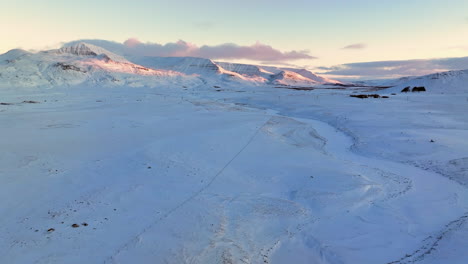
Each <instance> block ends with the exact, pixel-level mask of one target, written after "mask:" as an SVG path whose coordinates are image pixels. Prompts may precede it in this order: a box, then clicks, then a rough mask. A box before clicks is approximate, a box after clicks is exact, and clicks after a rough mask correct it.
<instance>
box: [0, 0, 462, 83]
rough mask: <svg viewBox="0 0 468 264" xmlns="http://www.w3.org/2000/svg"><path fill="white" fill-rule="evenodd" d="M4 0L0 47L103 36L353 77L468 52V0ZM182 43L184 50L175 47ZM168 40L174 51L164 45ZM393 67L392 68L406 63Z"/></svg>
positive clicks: (149, 48)
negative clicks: (374, 68)
mask: <svg viewBox="0 0 468 264" xmlns="http://www.w3.org/2000/svg"><path fill="white" fill-rule="evenodd" d="M0 4H1V6H2V8H0V33H2V36H3V37H2V40H1V41H0V53H4V52H6V51H8V50H10V49H14V48H22V49H26V50H43V49H51V48H57V47H59V46H60V45H62V44H63V43H66V42H70V41H74V40H80V39H102V40H109V41H114V42H117V43H120V44H122V45H127V46H129V47H131V48H132V49H133V50H140V48H141V50H145V51H146V52H150V53H151V52H153V53H154V49H155V48H156V49H158V48H159V50H158V52H159V53H157V54H158V55H168V56H175V55H197V56H205V57H209V58H212V59H217V60H224V61H235V62H248V63H255V64H268V65H296V66H300V67H306V68H309V69H316V70H318V71H320V72H322V73H329V74H335V75H342V76H345V77H346V76H348V77H352V76H357V75H359V74H357V75H356V72H354V71H345V70H350V69H352V70H354V69H360V70H365V68H366V67H364V68H363V67H362V64H358V65H359V67H356V63H365V62H372V63H373V64H369V65H375V63H374V62H388V61H395V60H397V61H400V62H402V61H407V60H411V62H409V63H408V65H413V66H412V67H416V66H417V65H421V64H424V67H425V68H424V72H427V71H428V67H429V68H430V66H428V64H430V63H429V62H430V61H432V60H431V59H440V58H457V57H466V56H468V1H467V0H445V1H440V0H388V1H387V0H288V1H285V0H282V1H280V0H236V1H233V0H230V1H225V0H197V1H194V0H171V1H163V0H132V1H118V0H113V1H110V0H100V1H96V0H93V1H91V0H81V1H68V0H15V1H11V0H8V1H7V0H0ZM174 46H175V47H176V48H178V52H175V53H174V52H173V49H170V48H174ZM161 47H163V48H161ZM164 47H165V48H166V49H168V50H170V51H171V52H172V53H171V52H169V53H167V54H165V53H164V51H165V49H164ZM139 53H144V52H142V51H139ZM228 54H231V55H230V56H228ZM414 60H417V61H418V62H420V63H415V61H414ZM436 61H438V60H436ZM421 62H423V63H421ZM457 63H459V61H458V62H457ZM378 65H379V66H382V65H384V64H378ZM408 65H406V66H408ZM437 66H440V65H439V64H437ZM382 67H383V70H385V69H387V68H388V67H387V66H386V64H385V65H384V66H382ZM391 67H395V66H394V65H393V66H391ZM391 67H390V68H391ZM434 67H436V66H434ZM406 68H407V67H406ZM466 68H468V65H466ZM392 70H393V71H392V73H391V74H392V76H393V75H399V74H400V75H401V74H405V73H406V72H398V71H397V72H395V68H393V69H392ZM413 72H414V73H419V72H418V71H413ZM421 72H422V71H421ZM351 73H352V74H351ZM360 74H366V73H365V72H364V73H360ZM381 75H382V74H380V75H379V74H377V73H375V76H376V77H377V76H378V77H380V76H381ZM383 75H385V74H383Z"/></svg>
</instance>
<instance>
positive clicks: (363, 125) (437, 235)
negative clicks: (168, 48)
mask: <svg viewBox="0 0 468 264" xmlns="http://www.w3.org/2000/svg"><path fill="white" fill-rule="evenodd" d="M98 50H99V49H97V48H96V49H91V50H88V49H84V50H81V51H80V50H78V51H77V50H76V49H75V50H73V52H75V51H76V52H75V53H79V54H78V56H88V55H83V52H90V51H91V52H93V51H98ZM82 51H83V52H82ZM14 52H16V53H19V54H20V55H21V56H23V57H28V56H33V57H34V56H36V55H30V54H27V53H25V52H23V51H14ZM68 52H70V51H68ZM98 55H99V54H97V55H96V56H98ZM3 56H12V57H15V56H16V57H15V58H17V54H10V55H8V54H7V55H3ZM38 56H45V55H44V54H40V55H38ZM69 56H70V55H63V54H58V55H54V58H55V59H57V58H58V59H60V61H61V62H63V63H65V62H66V63H67V64H66V65H69V67H71V65H77V66H76V67H83V68H80V69H84V68H85V66H86V67H87V68H86V69H87V72H86V74H84V73H83V75H81V73H76V74H78V75H79V76H80V78H82V79H85V80H87V81H84V82H79V83H80V85H78V86H72V85H66V86H60V85H58V84H57V85H55V86H53V87H52V86H51V87H46V85H47V83H46V82H41V86H40V87H32V86H31V85H28V84H30V82H29V81H24V82H22V83H21V84H27V85H24V86H27V87H26V88H25V87H13V86H11V83H10V85H3V86H2V88H1V89H0V103H2V104H0V124H1V130H0V131H1V132H0V133H1V134H0V135H1V137H0V148H1V149H2V152H0V153H1V156H0V200H1V201H2V202H1V203H0V215H1V216H2V217H1V218H0V263H15V264H16V263H20V264H23V263H24V264H29V263H77V264H78V263H80V264H81V263H278V264H281V263H330V264H335V263H337V264H341V263H352V264H353V263H362V264H364V263H369V264H374V263H382V264H386V263H395V264H396V263H399V264H403V263H425V264H429V263H431V264H435V263H451V264H457V263H459V264H464V263H467V260H468V252H467V251H466V248H467V247H468V189H467V187H468V174H467V173H468V142H467V141H466V138H467V137H468V117H467V116H466V109H467V104H468V90H463V89H462V88H459V89H458V90H457V92H456V93H450V92H446V93H444V94H440V93H431V92H430V91H428V92H427V93H407V94H402V93H398V94H396V95H391V94H390V93H391V92H393V91H392V90H391V89H392V88H390V90H381V91H380V92H379V93H380V94H388V95H390V98H386V99H384V98H368V99H358V98H352V97H349V95H350V94H351V93H353V91H355V90H356V91H358V92H359V93H361V92H363V91H362V89H357V88H347V89H342V90H337V89H315V90H310V91H302V90H290V89H282V88H275V87H274V86H271V85H259V84H256V85H243V82H238V81H235V82H222V81H220V80H219V79H218V78H213V79H212V82H209V81H207V80H209V79H198V78H196V77H193V76H185V75H181V74H180V73H175V72H172V70H175V69H162V70H159V69H149V70H148V71H147V70H143V69H140V68H139V67H140V66H138V65H135V64H132V63H130V62H126V61H123V60H121V59H119V60H118V62H117V59H115V58H119V57H117V56H118V55H116V56H113V55H112V56H108V57H109V58H108V59H110V58H111V57H112V58H114V60H112V59H111V62H112V63H115V64H116V65H118V66H119V67H118V71H117V70H114V69H109V68H108V65H107V64H108V63H109V60H108V59H106V58H102V56H101V57H100V58H98V59H97V60H94V59H90V58H87V59H86V60H85V61H87V62H89V63H88V64H86V65H85V64H83V62H82V60H80V61H78V62H77V61H76V60H75V59H73V58H72V57H69ZM92 56H95V55H92ZM48 58H50V57H48ZM35 61H39V63H38V64H37V65H39V66H34V67H33V66H30V67H28V69H33V70H31V71H32V72H34V73H36V75H35V76H36V77H35V78H43V76H46V75H47V76H49V77H50V78H51V80H52V79H53V80H58V77H57V76H59V77H60V76H62V75H61V74H62V73H60V74H59V73H57V74H56V75H50V74H49V71H47V69H50V67H52V69H55V68H57V67H56V66H53V65H55V64H54V63H55V62H52V61H51V62H47V63H42V61H40V60H39V59H36V60H35ZM98 61H99V62H101V63H102V64H97V62H98ZM3 63H4V65H3V66H4V67H6V68H8V69H11V70H10V71H9V72H7V73H5V70H4V71H3V76H5V75H7V76H10V77H11V76H13V77H14V76H20V77H15V78H19V79H18V80H26V78H27V74H21V73H18V74H17V75H15V73H14V70H16V71H18V69H20V68H21V67H20V66H18V64H15V63H24V65H31V64H30V63H27V61H25V60H23V59H19V60H18V61H17V62H11V61H9V62H3ZM148 63H150V61H149V62H148ZM208 64H210V63H208ZM5 65H6V66H5ZM34 65H36V64H34ZM96 65H100V66H99V67H98V66H96ZM187 65H194V64H193V61H192V62H190V63H189V64H187ZM205 65H206V64H205ZM210 65H211V64H210ZM0 66H2V65H0ZM104 66H106V67H104ZM225 66H226V67H228V66H229V65H225ZM229 67H231V68H230V69H229V70H233V71H234V70H235V71H240V69H239V68H235V67H234V66H233V65H231V66H229ZM59 68H60V67H59ZM71 68H73V67H71ZM4 69H5V68H4ZM12 69H14V70H12ZM242 69H248V70H249V71H250V70H252V71H255V70H256V69H254V68H251V67H250V68H249V67H245V68H242ZM58 70H60V69H58ZM141 70H142V71H144V72H151V74H149V76H148V75H144V76H147V77H148V79H141V78H143V77H141V78H140V77H135V74H137V75H138V74H139V73H138V71H141ZM54 71H55V70H54ZM152 71H155V72H152ZM116 72H117V73H116ZM46 73H47V74H46ZM95 73H99V74H100V75H99V76H103V75H105V76H113V77H115V78H116V79H119V80H123V81H122V82H121V83H120V84H119V85H107V84H108V82H103V83H104V84H106V85H99V84H96V82H97V81H99V80H100V79H96V78H95V76H96V74H95ZM153 73H154V74H153ZM132 74H133V75H132ZM220 74H224V73H220ZM13 77H12V78H13ZM72 77H73V76H72ZM72 77H70V78H72ZM54 78H55V79H54ZM73 78H74V77H73ZM145 78H146V77H145ZM161 78H162V80H163V81H161ZM11 80H13V81H12V82H13V83H14V79H11ZM73 80H75V79H73ZM80 80H81V79H80ZM142 80H144V81H142ZM30 81H31V82H33V80H30ZM65 81H66V80H65ZM65 81H63V82H65ZM133 81H134V82H137V81H138V83H140V84H141V85H128V83H132V82H133ZM147 83H150V84H151V85H147ZM213 84H216V87H213ZM132 86H138V87H132ZM369 92H370V91H369ZM75 224H76V225H75ZM73 225H75V226H73Z"/></svg>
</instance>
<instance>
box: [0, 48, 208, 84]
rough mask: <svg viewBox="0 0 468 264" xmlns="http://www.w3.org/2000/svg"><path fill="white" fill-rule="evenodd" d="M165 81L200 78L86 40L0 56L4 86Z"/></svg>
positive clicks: (186, 80)
mask: <svg viewBox="0 0 468 264" xmlns="http://www.w3.org/2000/svg"><path fill="white" fill-rule="evenodd" d="M168 82H169V83H181V82H200V81H199V80H198V79H196V78H194V77H191V76H187V75H184V74H182V73H179V72H174V71H167V70H156V69H151V68H147V67H144V66H141V65H137V64H134V63H131V62H129V61H128V60H126V59H125V58H123V57H121V56H119V55H116V54H114V53H112V52H110V51H107V50H105V49H102V48H100V47H97V46H94V45H91V44H86V43H79V44H76V45H73V46H68V47H64V48H61V49H58V50H49V51H43V52H38V53H30V52H27V51H24V50H12V51H9V52H7V53H5V54H3V55H0V86H3V87H54V86H72V85H79V84H99V85H127V86H150V87H151V86H156V85H159V84H162V83H168Z"/></svg>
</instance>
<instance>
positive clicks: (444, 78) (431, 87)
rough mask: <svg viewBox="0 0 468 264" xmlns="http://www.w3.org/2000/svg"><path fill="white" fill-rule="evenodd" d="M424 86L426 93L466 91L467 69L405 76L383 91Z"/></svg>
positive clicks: (467, 87) (397, 90) (467, 85)
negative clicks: (419, 75)
mask: <svg viewBox="0 0 468 264" xmlns="http://www.w3.org/2000/svg"><path fill="white" fill-rule="evenodd" d="M406 87H410V88H409V89H412V88H413V87H424V88H425V89H426V92H428V93H466V92H467V91H468V70H461V71H448V72H440V73H434V74H429V75H425V76H421V77H405V78H401V79H399V80H397V81H396V85H395V86H394V87H392V88H389V89H386V90H384V92H392V93H398V92H401V91H402V90H403V89H404V88H406Z"/></svg>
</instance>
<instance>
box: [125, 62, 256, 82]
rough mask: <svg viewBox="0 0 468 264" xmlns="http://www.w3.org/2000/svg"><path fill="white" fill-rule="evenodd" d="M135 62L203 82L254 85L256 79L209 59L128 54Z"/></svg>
mask: <svg viewBox="0 0 468 264" xmlns="http://www.w3.org/2000/svg"><path fill="white" fill-rule="evenodd" d="M129 59H130V60H131V61H133V62H135V63H138V64H140V65H143V66H145V67H148V68H152V69H161V70H168V71H175V72H180V73H183V74H186V75H192V76H196V77H197V78H199V79H201V80H202V81H203V82H204V83H212V84H219V82H225V83H226V82H234V83H238V82H241V83H243V84H251V85H254V84H256V83H257V81H256V80H254V79H252V78H249V77H246V76H243V75H241V74H239V73H236V72H233V71H230V70H227V69H225V68H223V67H221V66H220V65H219V64H217V63H215V62H213V61H212V60H210V59H204V58H195V57H142V56H140V57H138V56H130V57H129Z"/></svg>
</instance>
